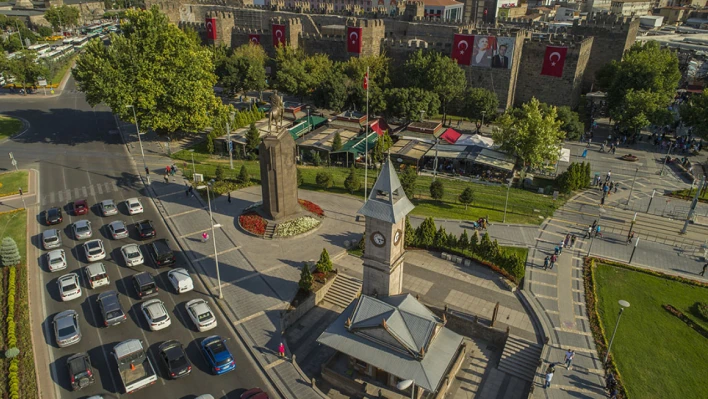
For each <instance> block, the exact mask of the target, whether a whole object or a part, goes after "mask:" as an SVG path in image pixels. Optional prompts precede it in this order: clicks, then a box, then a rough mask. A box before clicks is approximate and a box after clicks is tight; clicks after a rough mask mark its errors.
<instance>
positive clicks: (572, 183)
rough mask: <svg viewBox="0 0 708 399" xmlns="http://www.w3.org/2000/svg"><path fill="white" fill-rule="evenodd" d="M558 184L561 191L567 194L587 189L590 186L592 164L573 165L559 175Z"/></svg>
mask: <svg viewBox="0 0 708 399" xmlns="http://www.w3.org/2000/svg"><path fill="white" fill-rule="evenodd" d="M556 184H557V185H558V188H559V189H560V191H561V192H563V193H566V194H567V193H570V192H572V191H575V190H579V189H582V188H587V187H588V186H590V163H585V162H583V163H577V162H573V163H571V164H570V166H568V169H566V171H565V172H563V173H561V174H560V175H558V177H557V178H556Z"/></svg>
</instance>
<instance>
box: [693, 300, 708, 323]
mask: <svg viewBox="0 0 708 399" xmlns="http://www.w3.org/2000/svg"><path fill="white" fill-rule="evenodd" d="M694 306H695V308H696V314H697V315H698V316H699V317H700V318H702V319H703V320H705V321H708V303H705V302H696V304H695V305H694Z"/></svg>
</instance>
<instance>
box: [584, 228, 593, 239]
mask: <svg viewBox="0 0 708 399" xmlns="http://www.w3.org/2000/svg"><path fill="white" fill-rule="evenodd" d="M590 236H592V226H591V225H589V226H588V232H587V235H586V236H585V238H590Z"/></svg>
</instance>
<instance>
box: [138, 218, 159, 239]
mask: <svg viewBox="0 0 708 399" xmlns="http://www.w3.org/2000/svg"><path fill="white" fill-rule="evenodd" d="M135 228H136V229H137V230H138V234H139V235H140V239H141V240H147V239H148V238H151V237H155V226H154V225H153V224H152V220H147V219H146V220H141V221H139V222H137V223H135Z"/></svg>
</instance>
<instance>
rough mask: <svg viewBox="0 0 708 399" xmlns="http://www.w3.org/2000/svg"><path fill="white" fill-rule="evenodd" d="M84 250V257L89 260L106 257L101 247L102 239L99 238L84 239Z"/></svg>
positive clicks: (93, 260)
mask: <svg viewBox="0 0 708 399" xmlns="http://www.w3.org/2000/svg"><path fill="white" fill-rule="evenodd" d="M84 251H85V252H86V259H87V260H88V261H89V262H95V261H97V260H101V259H105V258H106V251H105V250H104V249H103V241H101V240H100V239H95V240H91V241H86V242H85V243H84Z"/></svg>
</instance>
